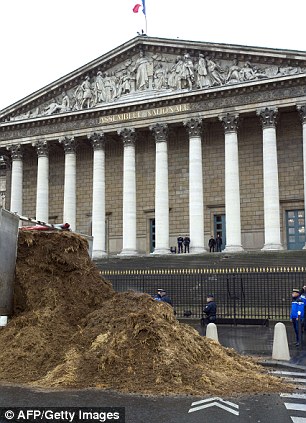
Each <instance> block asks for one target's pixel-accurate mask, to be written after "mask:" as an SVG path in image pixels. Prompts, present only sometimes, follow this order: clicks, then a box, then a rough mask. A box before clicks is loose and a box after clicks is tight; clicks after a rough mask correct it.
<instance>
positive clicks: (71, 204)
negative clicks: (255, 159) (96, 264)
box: [8, 106, 306, 258]
mask: <svg viewBox="0 0 306 423" xmlns="http://www.w3.org/2000/svg"><path fill="white" fill-rule="evenodd" d="M298 111H299V113H300V116H301V119H302V124H303V158H304V161H303V163H304V187H306V167H305V164H306V106H299V107H298ZM257 114H258V116H260V118H261V123H262V128H263V179H264V228H265V229H264V231H265V244H264V247H263V250H280V249H282V245H281V236H280V206H279V182H278V163H277V144H276V122H277V114H278V110H277V109H276V108H265V109H261V110H258V112H257ZM220 121H221V122H222V124H223V127H224V132H225V213H226V239H227V244H226V248H225V251H226V252H237V251H242V250H243V248H242V244H241V219H240V182H239V158H238V136H237V133H238V123H239V116H238V114H229V113H227V114H226V115H223V116H220ZM183 124H184V126H185V128H186V129H187V132H188V134H189V234H190V238H191V252H193V253H203V252H205V248H204V200H203V169H202V162H203V159H202V139H201V130H202V120H201V119H190V120H187V121H185V122H183ZM150 130H151V131H152V132H153V134H154V137H155V143H156V169H155V228H156V232H155V240H156V241H155V251H154V253H155V254H168V253H169V252H170V248H169V189H168V149H167V138H168V126H167V124H164V123H158V124H155V125H152V126H151V127H150ZM118 134H119V135H120V136H121V138H122V141H123V145H124V157H123V248H122V251H121V255H136V254H137V246H136V232H137V231H136V160H135V142H136V133H135V130H134V129H133V128H132V129H131V128H124V129H121V130H118ZM88 139H89V140H90V141H91V143H92V147H93V204H92V235H93V238H94V241H93V257H95V258H100V257H103V256H104V255H106V245H105V140H104V134H103V133H93V134H90V135H88ZM59 142H60V143H61V144H62V145H63V147H64V151H65V179H64V207H63V218H64V222H68V223H70V225H71V229H72V230H75V228H76V142H75V140H74V137H61V138H60V139H59ZM33 146H34V147H35V148H36V151H37V155H38V167H37V196H36V219H37V220H40V221H44V222H47V221H48V209H49V159H48V145H47V143H46V141H38V142H36V143H34V144H33ZM8 148H9V149H10V151H11V157H12V182H11V207H10V208H11V211H13V212H17V213H19V214H22V181H23V176H22V175H23V163H22V150H21V146H20V145H12V146H10V147H8ZM304 189H305V197H304V198H306V188H304Z"/></svg>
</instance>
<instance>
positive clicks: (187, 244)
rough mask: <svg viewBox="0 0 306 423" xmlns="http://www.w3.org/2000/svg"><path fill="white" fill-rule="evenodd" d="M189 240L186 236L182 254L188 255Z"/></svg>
mask: <svg viewBox="0 0 306 423" xmlns="http://www.w3.org/2000/svg"><path fill="white" fill-rule="evenodd" d="M189 244H190V238H189V236H188V235H186V236H185V238H184V253H189Z"/></svg>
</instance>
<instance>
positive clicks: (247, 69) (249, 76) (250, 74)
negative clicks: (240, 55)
mask: <svg viewBox="0 0 306 423" xmlns="http://www.w3.org/2000/svg"><path fill="white" fill-rule="evenodd" d="M240 78H241V81H252V80H253V79H257V77H256V73H255V72H254V70H253V68H252V67H251V63H250V62H245V64H244V66H242V68H241V70H240Z"/></svg>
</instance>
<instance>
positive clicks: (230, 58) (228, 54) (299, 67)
mask: <svg viewBox="0 0 306 423" xmlns="http://www.w3.org/2000/svg"><path fill="white" fill-rule="evenodd" d="M304 74H306V52H299V51H291V50H290V51H289V50H279V49H268V48H259V47H246V46H237V45H229V44H212V43H205V42H192V41H184V40H179V39H176V40H169V39H160V38H151V37H146V36H139V37H136V38H134V39H132V40H130V41H129V42H127V43H125V44H123V45H121V46H119V47H118V48H116V49H114V50H112V51H110V52H109V53H107V54H104V55H103V56H101V57H99V58H98V59H96V60H94V61H92V62H90V63H88V64H87V65H85V66H83V67H81V68H79V69H77V70H76V71H74V72H71V73H70V74H68V75H66V76H64V77H63V78H61V79H59V80H57V81H55V82H54V83H51V84H49V85H48V86H46V87H44V88H42V89H41V90H39V91H37V92H35V93H33V94H31V95H29V96H28V97H26V98H24V99H22V100H20V101H19V102H17V103H15V104H13V105H12V106H10V107H7V108H6V109H4V110H2V111H1V112H0V121H1V122H10V121H21V120H25V119H36V118H41V117H48V116H51V115H52V116H53V115H60V114H63V113H65V114H66V113H68V114H71V113H75V112H79V111H83V110H97V109H99V108H102V109H103V108H107V107H110V106H111V105H114V104H117V105H120V106H122V105H124V104H130V103H131V102H139V101H140V100H145V99H150V98H163V96H167V97H168V96H180V95H181V94H182V92H193V93H197V92H200V91H203V90H204V91H205V90H212V89H214V88H216V89H218V90H220V88H222V87H224V88H227V87H230V86H233V85H235V86H237V87H239V86H242V85H243V84H254V83H257V84H258V82H260V81H269V80H272V79H276V80H278V79H279V78H290V77H292V76H295V77H296V76H299V75H304Z"/></svg>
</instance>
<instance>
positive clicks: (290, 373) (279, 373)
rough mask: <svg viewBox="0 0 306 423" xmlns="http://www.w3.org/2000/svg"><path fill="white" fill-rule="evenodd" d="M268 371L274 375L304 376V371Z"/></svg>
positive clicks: (305, 374)
mask: <svg viewBox="0 0 306 423" xmlns="http://www.w3.org/2000/svg"><path fill="white" fill-rule="evenodd" d="M269 373H272V374H274V375H276V374H277V375H289V376H306V373H305V372H304V373H299V372H284V371H281V370H273V371H271V372H269Z"/></svg>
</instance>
